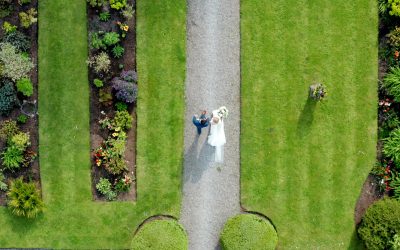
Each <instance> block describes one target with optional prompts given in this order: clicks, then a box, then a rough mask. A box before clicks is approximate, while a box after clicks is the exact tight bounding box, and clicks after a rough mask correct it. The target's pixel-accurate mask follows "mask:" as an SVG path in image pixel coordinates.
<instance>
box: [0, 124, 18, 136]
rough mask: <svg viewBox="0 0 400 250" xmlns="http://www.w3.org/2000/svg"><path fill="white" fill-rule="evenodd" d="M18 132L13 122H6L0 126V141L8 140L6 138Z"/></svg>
mask: <svg viewBox="0 0 400 250" xmlns="http://www.w3.org/2000/svg"><path fill="white" fill-rule="evenodd" d="M18 132H19V128H18V126H17V123H16V122H15V121H13V120H6V121H3V122H2V123H1V124H0V139H2V140H8V138H10V137H12V136H13V135H15V134H17V133H18Z"/></svg>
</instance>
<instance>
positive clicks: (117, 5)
mask: <svg viewBox="0 0 400 250" xmlns="http://www.w3.org/2000/svg"><path fill="white" fill-rule="evenodd" d="M110 6H111V8H113V9H116V10H120V9H122V8H124V7H125V6H126V0H110Z"/></svg>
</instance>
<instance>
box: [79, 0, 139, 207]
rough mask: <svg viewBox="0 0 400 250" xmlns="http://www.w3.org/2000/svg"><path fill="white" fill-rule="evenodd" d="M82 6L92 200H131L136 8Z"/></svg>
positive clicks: (95, 1) (102, 1) (128, 4)
mask: <svg viewBox="0 0 400 250" xmlns="http://www.w3.org/2000/svg"><path fill="white" fill-rule="evenodd" d="M87 6H88V19H89V20H88V22H89V25H88V27H89V30H88V32H89V33H88V43H89V58H88V66H89V69H90V73H89V82H90V89H91V98H90V109H91V110H90V113H91V118H90V122H91V124H90V126H91V148H92V150H93V157H92V191H93V197H94V199H95V200H108V201H111V200H116V199H118V200H134V199H135V197H136V193H135V190H136V189H135V160H136V159H135V141H136V139H135V137H136V115H135V110H136V97H137V75H136V71H135V67H136V65H135V30H134V29H135V16H134V9H135V5H134V1H133V0H129V1H115V0H109V1H108V0H88V5H87Z"/></svg>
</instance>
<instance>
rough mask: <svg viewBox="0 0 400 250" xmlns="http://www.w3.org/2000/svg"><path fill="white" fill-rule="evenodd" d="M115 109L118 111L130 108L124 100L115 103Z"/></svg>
mask: <svg viewBox="0 0 400 250" xmlns="http://www.w3.org/2000/svg"><path fill="white" fill-rule="evenodd" d="M115 109H116V110H117V111H124V110H128V105H127V104H126V103H124V102H117V103H116V104H115Z"/></svg>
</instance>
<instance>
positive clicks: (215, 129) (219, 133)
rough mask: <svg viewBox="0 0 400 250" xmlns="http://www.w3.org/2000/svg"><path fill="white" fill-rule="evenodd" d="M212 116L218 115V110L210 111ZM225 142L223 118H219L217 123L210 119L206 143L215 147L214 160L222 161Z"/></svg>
mask: <svg viewBox="0 0 400 250" xmlns="http://www.w3.org/2000/svg"><path fill="white" fill-rule="evenodd" d="M212 114H213V117H216V116H218V110H214V111H213V112H212ZM225 143H226V138H225V131H224V120H223V119H219V122H218V123H214V122H213V121H212V120H211V129H210V135H209V136H208V144H210V145H211V146H213V147H215V161H216V162H223V160H224V159H223V158H224V152H223V146H224V145H225Z"/></svg>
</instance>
